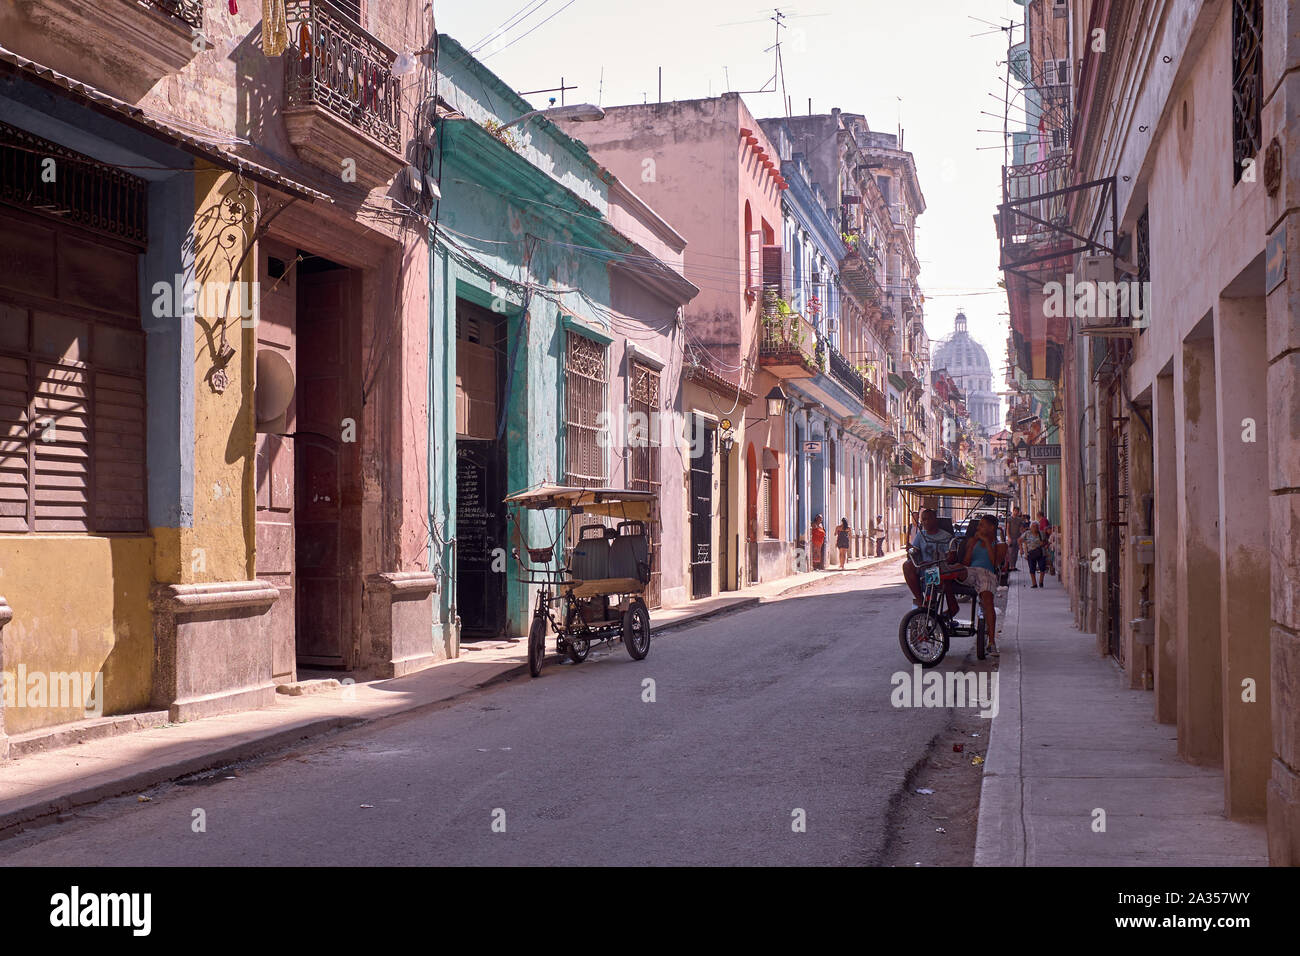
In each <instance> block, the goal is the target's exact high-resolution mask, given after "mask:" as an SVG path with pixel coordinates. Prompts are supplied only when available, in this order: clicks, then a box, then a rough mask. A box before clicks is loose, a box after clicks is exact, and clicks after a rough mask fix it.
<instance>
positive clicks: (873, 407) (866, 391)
mask: <svg viewBox="0 0 1300 956" xmlns="http://www.w3.org/2000/svg"><path fill="white" fill-rule="evenodd" d="M862 404H863V405H865V406H866V407H867V411H869V412H872V413H874V414H875V415H876V417H877V418H879V419H880V420H881V421H882V422H883V421H888V420H889V412H888V410H887V403H886V401H885V393H884V392H882V391H881V390H880V389H878V388H876V386H875V385H874V384H873V383H871V382H864V383H863V388H862Z"/></svg>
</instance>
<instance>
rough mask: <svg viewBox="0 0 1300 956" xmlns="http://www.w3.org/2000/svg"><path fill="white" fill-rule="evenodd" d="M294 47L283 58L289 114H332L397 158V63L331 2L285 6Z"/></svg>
mask: <svg viewBox="0 0 1300 956" xmlns="http://www.w3.org/2000/svg"><path fill="white" fill-rule="evenodd" d="M285 9H286V13H287V19H288V23H289V36H290V38H291V42H290V45H289V49H288V50H287V51H286V53H285V66H286V76H285V95H286V99H287V101H288V106H289V108H290V109H296V108H302V107H307V106H317V107H320V108H322V109H325V110H328V111H329V112H331V113H333V114H334V115H335V116H337V117H339V118H340V119H342V120H344V121H345V122H346V123H348V124H349V125H351V126H352V127H354V128H355V129H357V130H360V131H361V132H362V133H365V134H366V135H367V136H370V137H371V138H372V139H374V140H377V141H378V142H380V143H382V144H383V145H384V146H386V147H387V148H388V149H390V150H393V151H394V152H397V151H400V149H401V135H400V132H399V131H400V128H401V82H400V80H399V78H398V77H396V76H394V75H393V71H392V64H393V61H394V60H395V59H396V58H397V54H395V53H394V52H393V51H392V50H390V49H389V48H388V47H386V46H384V44H382V43H380V42H379V41H378V40H376V39H375V38H374V37H372V36H371V35H370V34H369V33H367V32H366V31H365V30H363V29H361V27H360V26H359V25H357V24H356V23H354V22H353V21H352V20H351V18H349V17H348V16H346V15H345V14H344V13H342V12H340V11H339V10H338V9H337V8H336V7H335V6H334V5H333V4H331V3H330V2H329V0H287V3H286V5H285Z"/></svg>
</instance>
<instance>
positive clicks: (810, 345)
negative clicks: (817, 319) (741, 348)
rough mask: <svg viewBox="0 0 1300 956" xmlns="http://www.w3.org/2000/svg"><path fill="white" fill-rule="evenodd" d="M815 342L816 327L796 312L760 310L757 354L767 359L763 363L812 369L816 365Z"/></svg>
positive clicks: (817, 363) (809, 370)
mask: <svg viewBox="0 0 1300 956" xmlns="http://www.w3.org/2000/svg"><path fill="white" fill-rule="evenodd" d="M817 344H818V343H817V330H816V329H815V328H814V327H813V324H812V323H811V322H809V321H808V320H807V319H806V318H804V317H803V316H802V315H800V314H799V313H798V312H785V313H782V312H776V311H765V312H764V314H763V334H762V337H761V338H760V339H759V343H758V355H759V358H760V360H762V359H768V360H770V361H769V362H768V363H765V364H772V363H777V364H792V365H800V366H802V367H803V368H804V369H806V370H807V371H808V372H812V371H814V370H816V369H817V368H818V367H819V362H818V356H817Z"/></svg>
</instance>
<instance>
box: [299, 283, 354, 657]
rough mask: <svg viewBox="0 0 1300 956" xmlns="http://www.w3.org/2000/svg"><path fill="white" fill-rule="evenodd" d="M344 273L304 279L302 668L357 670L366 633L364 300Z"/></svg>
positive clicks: (301, 354)
mask: <svg viewBox="0 0 1300 956" xmlns="http://www.w3.org/2000/svg"><path fill="white" fill-rule="evenodd" d="M353 278H354V277H353V274H352V273H351V272H350V271H348V270H346V269H332V270H329V271H324V272H311V273H307V274H302V273H301V272H300V273H299V278H298V296H297V305H298V343H299V349H298V381H297V419H298V427H297V431H296V435H295V437H296V441H295V448H294V458H295V466H296V467H295V477H296V481H295V501H294V534H295V538H296V541H295V549H294V552H295V563H296V576H297V581H296V591H297V602H296V603H297V607H296V615H297V640H296V643H297V657H298V663H299V664H307V665H315V666H325V667H352V666H355V663H356V661H355V660H354V659H353V658H354V654H353V649H354V647H355V645H356V641H355V637H356V633H357V628H358V626H359V623H360V622H359V620H358V614H359V603H360V602H359V598H360V594H359V589H360V576H359V569H360V543H361V542H360V539H361V536H360V530H361V529H360V513H359V508H358V507H357V505H358V503H359V502H360V500H361V495H360V490H359V488H357V487H356V485H357V476H358V470H357V467H356V464H357V458H358V456H357V449H358V447H359V444H360V441H361V439H362V436H361V434H360V429H361V424H362V423H361V402H360V397H359V382H358V380H359V370H358V369H357V367H356V361H357V358H356V357H357V356H359V352H360V349H359V343H358V342H357V341H355V339H356V338H357V336H356V328H357V325H358V323H359V319H360V317H359V314H358V311H359V310H358V309H357V300H358V296H357V295H356V288H355V284H354V281H353Z"/></svg>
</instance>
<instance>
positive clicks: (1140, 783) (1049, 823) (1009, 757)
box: [975, 572, 1268, 866]
mask: <svg viewBox="0 0 1300 956" xmlns="http://www.w3.org/2000/svg"><path fill="white" fill-rule="evenodd" d="M1012 581H1014V582H1016V583H1015V585H1013V587H1012V588H1011V594H1010V599H1009V601H1008V605H1007V612H1006V614H1005V615H1004V618H1005V619H1004V620H1003V621H1001V622H1000V627H999V629H1000V630H1001V632H1002V633H1001V636H1000V637H999V639H998V646H999V649H1000V651H1001V655H1002V656H1001V658H1000V661H999V688H998V691H999V694H998V696H999V702H1000V705H1001V707H1000V710H999V713H998V715H997V716H996V717H995V718H994V719H993V727H992V731H991V740H990V743H989V752H988V756H987V759H986V762H985V764H984V781H983V787H982V791H981V796H980V812H979V831H978V836H977V843H976V848H975V865H976V866H1155V865H1159V866H1263V865H1267V863H1268V850H1267V845H1266V835H1265V829H1264V825H1263V823H1258V824H1249V823H1240V822H1234V821H1230V820H1227V819H1225V818H1224V816H1223V776H1222V774H1221V772H1220V771H1219V770H1218V769H1217V768H1212V767H1195V766H1192V765H1191V764H1188V763H1184V762H1183V761H1182V760H1180V759H1179V757H1178V754H1177V732H1176V730H1175V728H1174V727H1172V726H1168V725H1162V724H1158V723H1156V722H1155V720H1154V719H1153V717H1152V709H1153V704H1152V699H1151V694H1150V693H1149V692H1147V691H1140V690H1129V689H1128V686H1127V682H1126V679H1125V677H1124V675H1123V672H1122V671H1121V670H1120V668H1119V667H1118V665H1117V664H1116V663H1115V661H1114V660H1113V659H1112V658H1110V657H1101V656H1099V655H1098V653H1097V645H1096V638H1095V637H1094V636H1093V635H1092V634H1084V633H1082V632H1080V631H1078V630H1076V629H1075V628H1074V626H1073V620H1072V618H1071V614H1070V608H1069V602H1068V599H1067V597H1066V594H1065V592H1064V590H1063V589H1062V588H1061V585H1060V583H1059V582H1057V581H1056V580H1055V579H1054V578H1048V579H1047V586H1046V588H1045V589H1044V590H1033V589H1031V588H1030V587H1029V576H1028V575H1027V574H1024V573H1023V572H1022V573H1020V574H1015V575H1013V576H1012ZM1098 811H1102V812H1104V824H1105V830H1104V832H1095V831H1094V826H1096V827H1098V828H1099V827H1100V821H1101V820H1102V815H1101V813H1099V812H1098ZM1094 821H1098V822H1097V823H1094Z"/></svg>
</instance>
